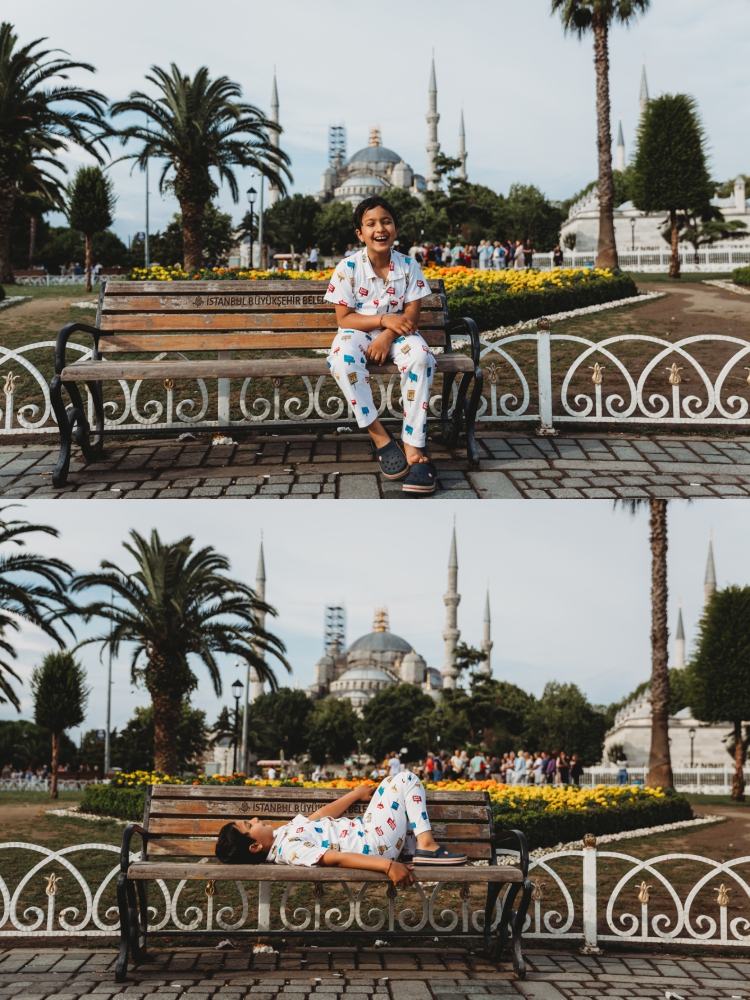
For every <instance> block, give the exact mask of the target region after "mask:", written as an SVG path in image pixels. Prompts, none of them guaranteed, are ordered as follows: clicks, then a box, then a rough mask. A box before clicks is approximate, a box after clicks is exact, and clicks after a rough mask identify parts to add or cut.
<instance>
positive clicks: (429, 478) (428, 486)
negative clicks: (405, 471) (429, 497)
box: [403, 462, 437, 493]
mask: <svg viewBox="0 0 750 1000" xmlns="http://www.w3.org/2000/svg"><path fill="white" fill-rule="evenodd" d="M436 486H437V469H436V468H435V466H434V465H433V464H432V462H415V463H414V464H413V465H411V466H409V475H408V476H407V477H406V479H405V480H404V485H403V491H404V493H434V492H435V487H436Z"/></svg>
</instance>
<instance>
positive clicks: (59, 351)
mask: <svg viewBox="0 0 750 1000" xmlns="http://www.w3.org/2000/svg"><path fill="white" fill-rule="evenodd" d="M74 333H90V334H91V336H92V337H93V338H94V361H98V360H99V337H101V335H102V331H101V330H99V329H97V327H95V326H89V325H88V324H87V323H66V324H65V326H64V327H63V328H62V329H61V330H60V332H59V333H58V335H57V344H56V345H55V375H62V370H63V368H64V367H65V349H66V347H67V346H68V341H69V340H70V338H71V337H72V336H73V334H74Z"/></svg>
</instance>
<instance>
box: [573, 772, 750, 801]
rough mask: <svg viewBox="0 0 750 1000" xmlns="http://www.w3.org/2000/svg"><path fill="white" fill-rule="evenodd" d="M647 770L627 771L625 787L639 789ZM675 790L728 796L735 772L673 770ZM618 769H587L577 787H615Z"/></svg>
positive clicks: (747, 776) (748, 774)
mask: <svg viewBox="0 0 750 1000" xmlns="http://www.w3.org/2000/svg"><path fill="white" fill-rule="evenodd" d="M647 773H648V767H629V768H628V780H627V781H626V782H625V784H628V785H642V784H644V783H645V781H646V775H647ZM672 774H673V777H674V787H675V789H676V790H677V791H678V792H694V793H696V794H697V793H700V794H704V795H730V794H731V792H732V781H733V779H734V769H733V768H731V767H673V770H672ZM744 774H745V784H747V785H749V786H750V769H748V770H746V771H745V772H744ZM617 783H618V781H617V768H611V767H586V768H584V771H583V774H582V775H581V779H580V784H581V785H583V786H584V787H586V788H593V787H594V786H596V785H616V784H617Z"/></svg>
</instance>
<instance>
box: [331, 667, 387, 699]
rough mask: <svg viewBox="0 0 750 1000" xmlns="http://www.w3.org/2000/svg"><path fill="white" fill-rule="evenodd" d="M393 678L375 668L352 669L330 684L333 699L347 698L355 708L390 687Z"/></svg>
mask: <svg viewBox="0 0 750 1000" xmlns="http://www.w3.org/2000/svg"><path fill="white" fill-rule="evenodd" d="M394 683H395V681H394V679H393V677H391V675H390V674H387V673H386V672H385V670H379V669H378V668H377V667H354V668H352V669H351V670H347V671H345V672H344V673H343V674H342V675H341V676H340V677H339V678H338V680H335V681H332V683H331V694H332V695H333V696H334V698H348V699H349V700H350V701H351V703H352V705H353V706H354V707H355V708H358V707H359V706H360V705H361V704H364V702H365V701H369V700H370V698H374V697H375V695H376V694H378V693H379V692H380V691H384V690H385V689H386V688H388V687H392V685H393V684H394Z"/></svg>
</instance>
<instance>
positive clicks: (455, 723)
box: [440, 674, 535, 753]
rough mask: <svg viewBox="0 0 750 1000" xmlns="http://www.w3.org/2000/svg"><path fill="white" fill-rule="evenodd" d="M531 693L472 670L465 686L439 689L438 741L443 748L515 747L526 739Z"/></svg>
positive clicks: (503, 749) (496, 750) (499, 750)
mask: <svg viewBox="0 0 750 1000" xmlns="http://www.w3.org/2000/svg"><path fill="white" fill-rule="evenodd" d="M534 700H535V699H534V696H533V695H529V694H527V693H526V692H525V691H523V690H521V688H519V687H517V686H516V685H515V684H510V683H509V682H508V681H497V680H495V679H494V678H492V677H486V676H484V675H483V674H473V675H472V677H471V683H470V686H469V690H468V691H466V690H464V689H463V688H454V689H453V690H448V691H443V696H442V699H441V701H440V710H441V713H442V717H441V720H440V732H441V736H442V739H441V743H442V745H443V746H444V747H445V748H446V749H452V748H455V747H465V746H467V745H470V746H478V745H480V744H481V745H484V746H486V747H487V748H488V749H490V750H491V751H492V752H493V753H505V752H506V751H509V750H517V749H518V747H519V746H520V745H523V744H524V743H525V740H526V730H527V721H526V720H527V717H528V714H529V711H530V709H531V707H532V705H533V704H534Z"/></svg>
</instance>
